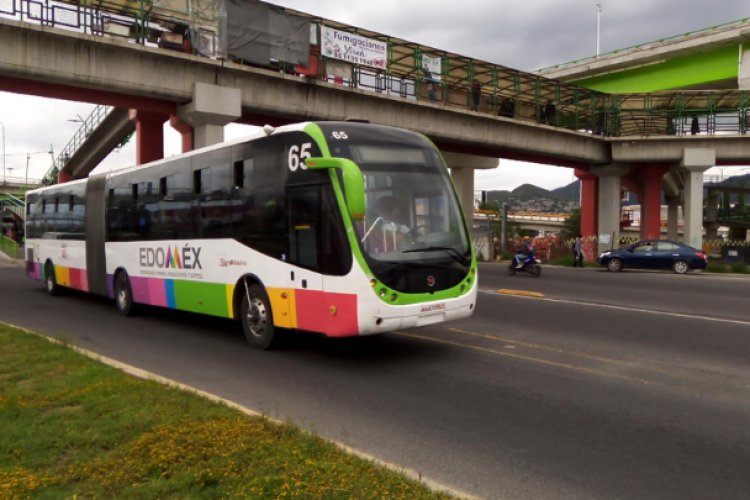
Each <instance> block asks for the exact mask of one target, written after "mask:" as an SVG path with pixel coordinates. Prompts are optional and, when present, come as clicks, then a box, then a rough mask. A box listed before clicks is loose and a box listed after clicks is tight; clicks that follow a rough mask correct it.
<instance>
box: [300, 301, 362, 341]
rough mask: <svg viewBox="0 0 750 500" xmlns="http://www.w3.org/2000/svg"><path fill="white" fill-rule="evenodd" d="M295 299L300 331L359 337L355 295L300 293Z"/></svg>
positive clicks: (330, 335)
mask: <svg viewBox="0 0 750 500" xmlns="http://www.w3.org/2000/svg"><path fill="white" fill-rule="evenodd" d="M294 296H295V303H296V305H297V328H299V329H301V330H309V331H313V332H321V333H324V334H326V335H328V336H329V337H349V336H354V335H359V325H358V323H357V296H356V295H354V294H348V293H330V292H319V291H315V290H299V289H297V290H295V292H294ZM332 313H333V314H332Z"/></svg>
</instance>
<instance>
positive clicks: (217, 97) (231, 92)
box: [177, 82, 242, 148]
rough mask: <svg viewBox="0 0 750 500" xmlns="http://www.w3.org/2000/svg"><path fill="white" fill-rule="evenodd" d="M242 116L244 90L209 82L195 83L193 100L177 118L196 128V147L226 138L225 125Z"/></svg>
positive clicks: (194, 142)
mask: <svg viewBox="0 0 750 500" xmlns="http://www.w3.org/2000/svg"><path fill="white" fill-rule="evenodd" d="M240 116H242V92H241V91H240V89H235V88H230V87H220V86H218V85H210V84H208V83H201V82H195V83H194V84H193V100H192V101H191V102H190V103H188V104H185V105H184V106H181V107H180V108H179V109H178V110H177V117H178V118H179V119H180V120H181V121H182V122H184V123H186V124H188V125H190V126H192V127H193V146H194V147H195V148H202V147H204V146H209V145H211V144H216V143H219V142H223V141H224V125H226V124H227V123H231V122H233V121H235V120H236V119H237V118H239V117H240Z"/></svg>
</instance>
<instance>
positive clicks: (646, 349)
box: [0, 264, 750, 499]
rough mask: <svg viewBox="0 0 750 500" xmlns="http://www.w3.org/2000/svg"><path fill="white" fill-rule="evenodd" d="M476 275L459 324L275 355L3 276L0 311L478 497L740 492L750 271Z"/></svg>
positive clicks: (235, 333) (161, 316)
mask: <svg viewBox="0 0 750 500" xmlns="http://www.w3.org/2000/svg"><path fill="white" fill-rule="evenodd" d="M479 282H480V288H481V289H482V291H481V293H480V295H479V299H478V307H477V313H476V314H475V315H474V316H473V317H472V318H470V319H467V320H462V321H459V322H454V323H449V324H445V325H437V326H433V327H426V328H421V329H414V330H408V331H402V332H396V333H393V334H388V335H383V336H378V337H371V338H364V339H351V340H343V341H326V340H325V339H320V338H318V337H315V336H306V335H297V336H294V337H292V338H290V339H289V340H288V341H287V342H285V343H284V344H283V345H282V347H281V348H279V349H278V350H275V351H271V352H260V351H256V350H253V349H252V348H250V347H249V346H247V345H246V344H245V342H244V340H243V337H242V334H241V333H240V331H239V330H238V329H237V328H236V327H235V325H234V324H232V323H231V322H226V321H219V320H215V319H212V318H207V317H200V316H193V315H188V314H180V313H175V312H172V311H163V310H156V309H151V310H147V311H145V312H144V313H143V314H142V315H141V316H139V317H135V318H122V317H120V316H119V315H118V314H117V312H116V311H115V308H114V305H113V304H112V303H111V302H110V301H108V300H105V299H101V298H97V297H92V296H88V295H84V294H80V293H68V294H66V295H64V296H61V297H49V296H47V295H46V293H45V292H44V287H43V285H42V283H39V282H33V281H31V280H28V279H27V278H25V276H24V275H23V272H22V270H20V269H17V268H0V298H1V300H0V320H2V321H6V322H8V323H12V324H17V325H21V326H25V327H27V328H32V329H35V330H39V331H42V332H45V333H46V334H48V335H52V336H59V337H64V338H66V339H69V340H70V341H72V342H74V343H75V344H77V345H79V346H81V347H84V348H86V349H90V350H92V351H95V352H98V353H100V354H102V355H105V356H109V357H112V358H115V359H118V360H121V361H123V362H126V363H129V364H132V365H135V366H138V367H140V368H143V369H146V370H149V371H152V372H155V373H157V374H160V375H163V376H165V377H169V378H172V379H176V380H179V381H181V382H184V383H187V384H190V385H193V386H195V387H197V388H199V389H202V390H205V391H209V392H212V393H215V394H217V395H219V396H222V397H225V398H228V399H231V400H234V401H236V402H238V403H240V404H243V405H245V406H248V407H251V408H255V409H258V410H260V411H262V412H265V413H267V414H269V415H270V416H273V417H276V418H280V419H284V420H289V421H292V422H294V423H296V424H298V425H300V426H302V427H305V428H308V429H311V430H313V431H314V432H316V433H318V434H320V435H322V436H325V437H329V438H332V439H335V440H337V441H340V442H344V443H346V444H349V445H350V446H353V447H355V448H357V449H360V450H362V451H364V452H366V453H369V454H372V455H374V456H376V457H378V458H380V459H383V460H386V461H388V462H392V463H396V464H401V465H403V466H406V467H409V468H412V469H415V470H417V471H420V472H421V473H423V474H424V475H425V476H426V477H429V478H431V479H434V480H436V481H439V482H442V483H444V484H448V485H451V486H453V487H455V488H457V489H459V490H463V491H467V492H469V493H472V494H474V495H477V496H480V497H486V498H513V499H521V498H534V499H546V498H566V499H567V498H576V499H580V498H596V499H602V498H622V499H628V498H633V499H635V498H637V499H644V498H659V499H665V498H679V499H689V498H696V499H697V498H700V499H705V498H732V499H734V498H750V472H748V471H750V367H748V360H750V310H749V308H748V300H747V297H748V296H750V278H748V277H734V276H716V275H708V274H698V273H696V274H689V275H685V276H677V275H673V274H668V273H653V272H651V273H644V272H633V271H630V272H623V273H618V274H612V273H608V272H603V271H598V270H591V269H564V268H545V269H544V272H543V275H542V277H541V278H534V277H531V276H529V275H520V276H507V274H506V272H505V268H504V267H503V266H502V265H496V264H485V265H482V266H481V269H480V281H479ZM508 290H512V292H509V291H508ZM519 290H520V291H525V292H534V293H535V294H536V295H537V296H536V297H526V296H518V295H514V294H515V293H518V291H519ZM510 293H513V294H510Z"/></svg>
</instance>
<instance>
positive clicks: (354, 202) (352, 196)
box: [305, 157, 365, 220]
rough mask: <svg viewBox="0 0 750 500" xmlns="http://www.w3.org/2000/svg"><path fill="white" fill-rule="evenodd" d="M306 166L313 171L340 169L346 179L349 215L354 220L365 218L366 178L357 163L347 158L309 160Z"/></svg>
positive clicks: (345, 187) (306, 160) (345, 190)
mask: <svg viewBox="0 0 750 500" xmlns="http://www.w3.org/2000/svg"><path fill="white" fill-rule="evenodd" d="M305 165H307V168H309V169H311V170H319V169H324V168H338V169H340V170H341V172H342V174H343V178H344V195H345V196H346V204H347V207H348V208H349V215H350V216H351V218H352V219H354V220H362V219H363V218H364V217H365V178H364V176H363V175H362V171H361V170H360V169H359V167H358V166H357V164H356V163H354V162H353V161H351V160H349V159H347V158H322V157H316V158H307V159H305Z"/></svg>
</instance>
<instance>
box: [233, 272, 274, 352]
mask: <svg viewBox="0 0 750 500" xmlns="http://www.w3.org/2000/svg"><path fill="white" fill-rule="evenodd" d="M240 323H242V332H243V333H244V334H245V338H246V339H247V341H248V342H249V343H250V345H252V346H253V347H257V348H258V349H269V348H271V346H272V345H273V342H274V338H275V328H274V326H273V313H272V311H271V302H270V301H269V300H268V295H266V291H265V290H264V289H263V287H262V286H261V285H258V284H253V285H248V286H247V289H246V290H245V293H244V295H243V297H242V299H241V302H240Z"/></svg>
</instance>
